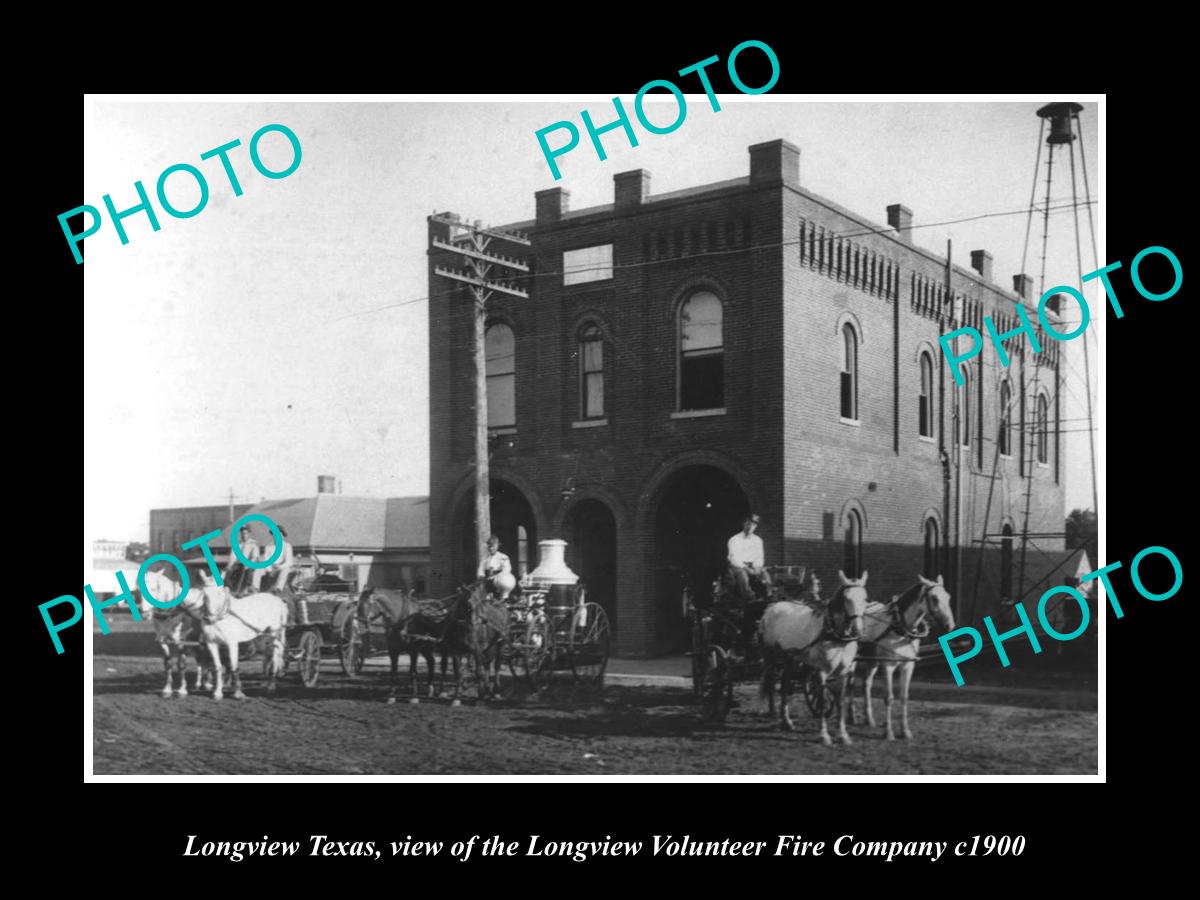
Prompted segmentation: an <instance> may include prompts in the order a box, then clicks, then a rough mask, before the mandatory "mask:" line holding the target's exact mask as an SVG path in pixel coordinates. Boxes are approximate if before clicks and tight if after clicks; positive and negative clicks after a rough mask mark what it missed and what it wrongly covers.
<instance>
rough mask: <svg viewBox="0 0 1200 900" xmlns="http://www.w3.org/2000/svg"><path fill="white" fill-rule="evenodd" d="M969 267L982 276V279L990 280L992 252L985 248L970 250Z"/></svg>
mask: <svg viewBox="0 0 1200 900" xmlns="http://www.w3.org/2000/svg"><path fill="white" fill-rule="evenodd" d="M971 268H972V269H974V270H975V271H976V272H978V273H979V274H980V275H982V276H983V280H984V281H991V280H992V254H990V253H988V252H987V251H986V250H972V251H971Z"/></svg>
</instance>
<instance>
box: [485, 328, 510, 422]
mask: <svg viewBox="0 0 1200 900" xmlns="http://www.w3.org/2000/svg"><path fill="white" fill-rule="evenodd" d="M484 349H485V353H486V355H487V400H488V428H506V427H509V426H512V425H516V424H517V399H516V386H517V376H516V372H517V350H516V341H515V340H514V339H513V330H512V329H511V328H509V327H508V326H507V325H505V324H503V323H502V322H500V323H497V324H495V325H492V326H490V327H489V328H488V330H487V334H486V335H485V337H484Z"/></svg>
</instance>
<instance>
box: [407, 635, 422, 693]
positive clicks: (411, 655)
mask: <svg viewBox="0 0 1200 900" xmlns="http://www.w3.org/2000/svg"><path fill="white" fill-rule="evenodd" d="M420 658H421V651H420V650H419V649H418V644H417V643H416V642H415V641H414V642H413V643H412V644H411V645H410V646H409V648H408V681H409V684H411V685H412V696H411V697H409V698H408V702H409V703H411V704H412V705H414V706H416V705H417V704H418V703H420V702H421V696H420V694H421V688H420V687H419V686H418V685H417V669H418V667H419V665H418V660H420Z"/></svg>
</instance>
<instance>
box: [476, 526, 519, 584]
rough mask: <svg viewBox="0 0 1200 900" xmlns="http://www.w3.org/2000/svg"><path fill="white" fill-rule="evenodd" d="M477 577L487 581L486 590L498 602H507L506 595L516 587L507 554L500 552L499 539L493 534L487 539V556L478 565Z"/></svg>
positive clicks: (515, 580)
mask: <svg viewBox="0 0 1200 900" xmlns="http://www.w3.org/2000/svg"><path fill="white" fill-rule="evenodd" d="M478 575H479V577H480V578H483V579H486V580H487V583H488V585H487V586H488V590H490V591H491V592H492V593H493V594H494V595H495V596H496V599H498V600H507V599H508V595H509V594H511V593H512V591H513V588H515V587H516V586H517V579H516V576H515V575H513V571H512V562H511V561H510V560H509V558H508V555H507V554H504V553H501V552H500V538H498V537H496V535H494V534H493V535H492V536H491V537H489V538H488V542H487V555H486V556H484V558H483V559H482V560H481V561H480V563H479V572H478Z"/></svg>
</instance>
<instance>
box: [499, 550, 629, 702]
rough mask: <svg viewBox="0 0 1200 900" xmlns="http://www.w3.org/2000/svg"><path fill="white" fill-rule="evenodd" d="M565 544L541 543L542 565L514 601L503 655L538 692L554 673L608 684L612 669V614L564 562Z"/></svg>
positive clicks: (596, 683)
mask: <svg viewBox="0 0 1200 900" xmlns="http://www.w3.org/2000/svg"><path fill="white" fill-rule="evenodd" d="M566 546H567V542H566V541H561V540H548V541H541V542H540V543H539V545H538V549H539V550H540V552H541V560H540V563H539V565H538V567H537V568H536V569H535V570H534V571H533V572H531V573H530V574H529V577H528V578H527V579H525V581H524V582H523V584H522V588H523V590H522V591H521V593H520V594H519V595H518V596H517V598H516V599H515V600H512V601H510V603H509V620H508V634H507V640H506V641H505V643H504V647H503V650H502V653H503V656H504V659H505V661H506V662H507V663H508V666H509V669H510V670H511V671H512V673H513V676H514V677H518V678H522V679H524V680H525V681H526V682H527V683H528V684H529V685H530V687H532V688H533V689H534V690H536V689H538V688H539V687H541V686H542V685H543V684H545V683H546V682H547V681H548V680H549V679H550V678H551V677H553V675H554V673H556V672H568V671H569V672H570V673H571V675H572V677H573V678H574V680H575V682H576V683H578V684H591V685H603V683H604V672H605V669H606V668H607V667H608V654H609V649H610V645H611V642H612V627H611V625H610V624H609V620H608V613H606V612H605V611H604V607H603V606H601V605H600V604H599V603H595V602H590V601H588V599H587V591H586V589H585V588H584V585H583V584H582V583H580V581H579V578H578V576H577V575H576V574H575V573H574V572H572V571H571V569H570V568H569V567H568V566H567V564H566V562H565V560H564V552H565V550H566Z"/></svg>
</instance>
